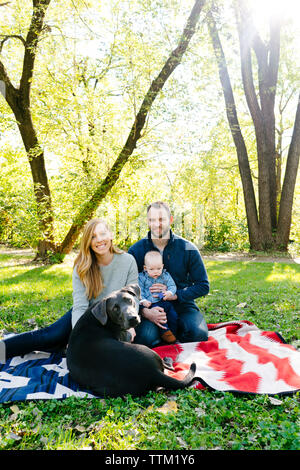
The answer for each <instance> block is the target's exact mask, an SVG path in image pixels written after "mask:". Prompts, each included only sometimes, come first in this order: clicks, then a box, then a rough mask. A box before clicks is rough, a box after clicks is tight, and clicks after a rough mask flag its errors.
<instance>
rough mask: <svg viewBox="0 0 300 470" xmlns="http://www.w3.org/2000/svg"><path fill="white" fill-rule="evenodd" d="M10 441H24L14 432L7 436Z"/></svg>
mask: <svg viewBox="0 0 300 470" xmlns="http://www.w3.org/2000/svg"><path fill="white" fill-rule="evenodd" d="M7 437H8V439H13V440H14V441H20V440H21V439H22V437H21V436H18V435H17V434H15V433H14V432H10V433H9V434H8V435H7Z"/></svg>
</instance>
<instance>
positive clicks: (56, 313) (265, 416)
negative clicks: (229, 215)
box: [0, 251, 300, 450]
mask: <svg viewBox="0 0 300 470" xmlns="http://www.w3.org/2000/svg"><path fill="white" fill-rule="evenodd" d="M73 257H74V256H73ZM73 257H72V256H71V255H69V256H67V257H66V258H65V260H64V262H63V263H62V264H60V265H56V266H49V265H47V266H38V267H37V266H36V265H34V264H32V255H30V254H28V253H24V252H22V251H20V252H19V253H18V254H7V253H3V252H2V253H1V252H0V262H1V270H0V300H1V319H0V331H2V332H3V330H5V331H14V332H21V331H28V330H31V329H32V328H33V327H34V326H38V327H41V326H46V325H49V324H50V323H52V322H54V321H55V320H56V319H58V318H60V317H61V316H62V315H63V314H64V313H65V312H66V311H67V310H68V309H69V308H70V307H71V305H72V294H71V272H72V263H73ZM205 264H206V267H207V270H208V275H209V279H210V282H211V291H210V294H209V295H208V296H206V297H205V298H201V299H198V305H199V307H200V309H201V310H202V311H204V313H205V319H206V321H207V322H208V323H215V322H220V321H229V320H240V319H243V320H245V319H247V320H250V321H252V322H253V323H255V324H256V325H257V326H258V327H259V328H261V329H264V330H271V331H274V330H275V331H279V332H280V333H281V334H282V336H283V337H284V339H285V340H286V341H287V342H288V343H289V344H293V343H294V344H295V346H296V344H298V345H299V338H300V330H299V321H298V313H299V311H300V303H299V302H300V299H299V295H298V290H299V283H300V266H299V265H297V264H288V263H284V262H283V263H279V262H276V263H270V262H265V263H263V262H261V263H256V262H252V263H251V262H246V261H244V262H233V261H227V262H224V261H207V260H205ZM241 304H242V306H241ZM271 398H272V399H273V397H271ZM271 398H270V397H268V396H262V395H234V394H232V393H224V392H211V391H208V390H204V391H200V390H194V389H192V388H188V389H185V390H181V391H176V392H172V393H165V392H159V393H154V392H150V393H148V394H147V395H146V396H144V397H140V398H133V397H131V396H130V395H127V396H126V397H124V398H108V399H87V398H75V397H70V398H68V399H65V400H49V401H48V400H45V401H28V402H14V403H5V404H2V405H1V406H0V448H1V449H6V450H8V449H11V450H22V449H27V450H29V449H31V450H48V449H49V450H62V449H65V450H71V449H72V450H75V449H96V450H124V449H126V450H134V449H141V450H164V449H168V450H190V449H192V450H196V449H199V450H201V449H203V450H213V449H221V450H299V449H300V441H299V432H298V429H299V394H295V395H293V396H280V397H275V398H276V399H277V401H276V400H275V401H274V400H273V401H272V399H271Z"/></svg>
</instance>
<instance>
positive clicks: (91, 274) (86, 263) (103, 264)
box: [0, 218, 138, 363]
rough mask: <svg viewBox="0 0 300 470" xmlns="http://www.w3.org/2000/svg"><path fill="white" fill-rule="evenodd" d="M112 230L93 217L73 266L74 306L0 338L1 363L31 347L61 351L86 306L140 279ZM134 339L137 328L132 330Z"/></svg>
mask: <svg viewBox="0 0 300 470" xmlns="http://www.w3.org/2000/svg"><path fill="white" fill-rule="evenodd" d="M112 238H113V236H112V233H111V231H110V229H109V227H108V225H107V223H106V222H105V221H104V220H102V219H98V218H96V219H92V220H90V221H89V222H88V223H87V224H86V226H85V228H84V231H83V235H82V239H81V245H80V251H79V254H78V256H77V258H76V259H75V262H74V269H73V277H72V281H73V307H72V309H71V310H69V311H68V312H67V313H66V314H65V315H64V316H63V317H62V318H60V319H59V320H57V321H56V322H55V323H53V324H52V325H50V326H48V327H46V328H42V329H40V330H34V331H30V332H26V333H21V334H18V335H15V336H12V337H10V338H7V339H4V340H2V341H0V363H5V362H6V360H7V359H9V358H10V357H14V356H21V355H24V354H27V353H29V352H31V351H48V352H53V351H58V350H61V349H63V348H65V347H66V345H67V344H68V339H69V336H70V333H71V330H72V327H74V325H75V323H76V322H77V321H78V319H79V318H80V317H81V315H83V313H84V312H85V310H86V309H87V308H88V307H89V306H90V305H93V304H94V303H95V302H97V301H98V300H101V299H102V298H104V297H106V296H107V295H109V294H110V293H111V292H113V291H114V290H118V289H121V288H122V287H124V286H126V285H128V284H137V283H138V270H137V265H136V262H135V259H134V257H133V256H132V255H129V254H128V253H125V252H123V251H122V250H120V249H119V248H116V247H115V246H114V245H113V242H112ZM130 332H131V334H132V340H133V338H134V336H135V332H134V329H133V328H132V329H131V330H130Z"/></svg>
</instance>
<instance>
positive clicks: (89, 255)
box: [74, 218, 123, 299]
mask: <svg viewBox="0 0 300 470" xmlns="http://www.w3.org/2000/svg"><path fill="white" fill-rule="evenodd" d="M98 224H103V225H104V226H105V227H106V229H107V230H108V231H109V232H111V230H110V228H109V226H108V224H107V222H106V221H105V220H103V219H98V218H96V219H92V220H90V221H89V222H88V223H87V224H86V225H85V227H84V230H83V234H82V238H81V243H80V250H79V254H78V256H77V257H76V259H75V261H74V267H75V266H76V268H77V273H78V276H79V278H80V280H81V281H82V282H83V284H84V285H85V287H86V294H87V297H88V299H91V298H96V297H97V296H98V295H99V294H100V292H101V291H102V289H103V287H104V285H103V279H102V276H101V272H100V269H99V264H98V261H97V257H96V255H95V253H94V251H93V250H92V248H91V241H92V236H93V233H94V230H95V228H96V226H97V225H98ZM110 252H111V253H123V251H122V250H120V249H119V248H117V247H115V246H114V245H113V242H112V241H111V247H110Z"/></svg>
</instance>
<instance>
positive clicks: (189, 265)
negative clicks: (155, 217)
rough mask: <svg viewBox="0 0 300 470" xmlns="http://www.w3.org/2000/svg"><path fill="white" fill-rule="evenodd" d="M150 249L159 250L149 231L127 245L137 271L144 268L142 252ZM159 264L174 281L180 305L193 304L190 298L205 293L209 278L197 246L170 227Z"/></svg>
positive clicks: (207, 290) (207, 288) (207, 289)
mask: <svg viewBox="0 0 300 470" xmlns="http://www.w3.org/2000/svg"><path fill="white" fill-rule="evenodd" d="M152 250H156V251H159V250H158V249H157V247H156V246H155V245H154V244H153V242H152V240H151V232H148V236H146V237H145V238H142V239H141V240H139V241H138V242H136V243H135V244H134V245H132V246H131V247H130V248H129V250H128V253H130V254H131V255H133V256H134V258H135V260H136V262H137V266H138V270H139V272H142V271H143V269H144V257H145V254H146V253H147V252H148V251H152ZM163 264H164V268H165V269H166V271H167V272H168V273H170V275H171V276H172V278H173V280H174V281H175V283H176V286H177V291H176V295H177V298H178V302H179V303H180V304H194V303H195V301H194V299H196V298H197V297H202V296H203V295H207V294H208V292H209V281H208V277H207V272H206V269H205V266H204V264H203V261H202V258H201V255H200V252H199V250H198V248H197V247H196V245H194V244H193V243H191V242H190V241H188V240H186V239H184V238H182V237H180V236H179V235H176V234H174V233H173V232H172V230H170V239H169V241H168V244H167V246H166V247H165V249H164V251H163ZM175 302H177V301H175Z"/></svg>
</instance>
